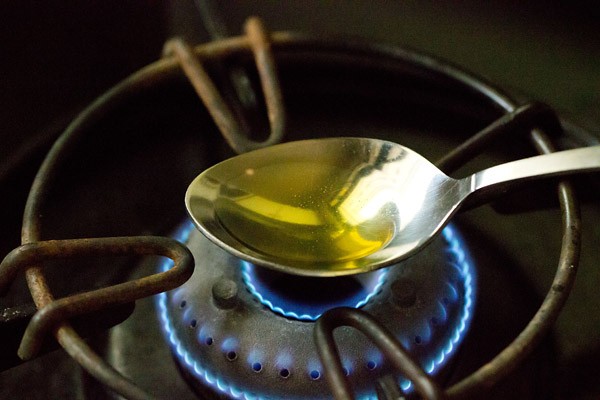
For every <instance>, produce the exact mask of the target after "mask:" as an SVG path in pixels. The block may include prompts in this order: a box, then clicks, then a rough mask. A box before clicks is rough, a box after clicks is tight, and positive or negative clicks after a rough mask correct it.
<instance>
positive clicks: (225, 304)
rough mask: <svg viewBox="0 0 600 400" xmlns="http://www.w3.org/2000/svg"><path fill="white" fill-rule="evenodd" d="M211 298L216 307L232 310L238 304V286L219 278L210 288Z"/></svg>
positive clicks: (228, 280) (229, 280)
mask: <svg viewBox="0 0 600 400" xmlns="http://www.w3.org/2000/svg"><path fill="white" fill-rule="evenodd" d="M212 297H213V300H214V301H215V304H216V305H217V307H219V308H221V309H226V310H227V309H232V308H234V307H235V306H236V304H237V302H238V286H237V283H235V282H234V281H232V280H231V279H226V278H221V279H219V280H218V281H217V282H215V284H214V285H213V287H212Z"/></svg>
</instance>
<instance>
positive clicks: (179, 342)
mask: <svg viewBox="0 0 600 400" xmlns="http://www.w3.org/2000/svg"><path fill="white" fill-rule="evenodd" d="M177 238H178V239H179V240H181V241H183V242H185V243H186V244H187V246H188V247H189V248H190V250H191V251H192V253H193V254H194V256H195V259H196V263H197V265H196V270H195V272H194V275H193V276H192V278H191V279H190V280H189V281H188V282H187V283H186V284H184V285H183V286H182V287H180V288H178V289H176V290H174V291H172V292H169V293H163V294H161V295H159V296H158V298H157V302H158V311H159V314H160V318H161V321H162V323H163V326H164V332H165V335H166V337H167V340H168V341H169V343H170V345H171V347H172V350H173V354H174V356H175V359H176V361H177V363H178V364H179V366H180V369H181V370H182V372H183V374H184V376H185V377H186V378H187V380H188V382H189V383H190V385H191V386H192V387H193V388H194V389H195V390H197V391H198V392H200V393H202V394H204V395H206V394H207V393H210V392H212V393H214V397H218V396H223V395H225V396H226V397H230V398H242V399H251V398H253V399H254V398H285V399H308V398H327V397H330V396H331V395H330V392H329V387H328V385H327V382H326V381H325V379H324V376H323V375H324V373H325V369H324V368H323V366H322V365H321V362H320V360H319V357H318V355H317V350H316V347H315V345H314V343H313V324H314V322H313V321H314V320H315V319H316V318H318V317H319V315H320V314H322V313H323V312H324V311H326V310H327V309H330V308H334V307H338V306H350V307H361V308H362V309H363V310H365V311H366V312H368V313H370V314H371V315H373V316H374V317H375V318H376V319H377V320H378V321H380V322H381V323H382V324H383V325H385V326H386V327H387V328H388V329H389V330H390V331H391V332H393V333H394V334H395V336H396V337H397V338H398V339H399V340H400V342H401V343H402V344H403V345H404V347H405V348H406V349H407V350H408V351H409V353H410V354H412V355H413V357H414V358H415V359H416V360H418V362H419V364H420V365H422V366H423V368H424V369H425V370H426V371H427V372H428V373H431V374H436V373H437V372H438V371H439V370H440V369H441V368H442V367H443V366H444V365H446V363H447V361H448V359H449V358H450V356H451V355H452V354H453V352H454V350H455V349H456V347H457V345H458V344H459V342H460V341H461V340H462V338H463V336H464V334H465V333H466V331H467V328H468V325H469V322H470V320H471V315H472V311H473V305H474V271H473V266H472V263H471V261H470V257H469V255H468V254H467V251H466V249H465V248H464V245H463V243H462V241H461V239H460V237H459V236H458V234H457V233H456V230H455V228H454V227H452V226H450V227H447V228H446V229H445V230H444V233H443V235H442V236H441V237H439V238H438V239H436V240H435V241H434V242H432V244H431V245H430V246H429V247H427V248H426V249H425V250H424V251H423V252H421V253H419V254H418V255H416V256H414V257H412V258H410V259H408V260H407V261H404V262H402V263H401V264H398V265H394V266H392V267H390V268H387V269H385V270H380V271H375V272H372V273H369V274H362V275H356V276H350V277H343V278H306V277H296V276H290V275H285V274H281V273H277V272H273V271H269V270H263V269H262V268H260V267H255V266H253V265H251V264H248V263H245V262H242V261H240V260H239V259H236V258H234V257H233V256H231V255H230V254H228V253H226V252H224V251H223V250H222V249H220V248H219V247H217V246H216V245H214V244H212V243H211V242H210V241H208V239H206V238H205V237H204V236H203V235H201V234H200V233H199V232H198V231H196V230H195V229H194V228H193V227H192V225H191V224H189V223H188V224H185V226H184V227H183V228H181V229H180V231H179V232H178V234H177ZM168 267H169V262H165V263H164V264H163V265H162V266H161V268H168ZM335 337H336V341H337V344H338V348H339V349H340V356H341V359H342V363H343V365H344V370H345V373H346V374H347V376H348V378H349V380H350V381H351V382H352V386H353V388H354V391H355V393H357V394H358V395H359V397H360V398H370V397H373V398H374V397H375V385H374V381H375V380H376V379H378V378H380V377H383V376H384V375H386V374H389V373H392V372H393V371H392V369H391V367H390V366H389V365H388V363H387V362H386V360H385V355H384V354H382V353H381V352H380V351H379V350H378V349H377V348H376V347H375V346H374V345H373V344H371V343H370V342H369V341H368V340H367V339H366V338H365V337H364V336H363V335H362V334H361V333H359V332H358V331H356V330H353V329H351V328H349V327H343V328H338V329H337V330H336V332H335ZM399 384H400V386H401V387H402V388H403V389H404V390H406V391H410V390H411V384H410V382H408V381H406V380H405V379H404V378H402V377H400V378H399Z"/></svg>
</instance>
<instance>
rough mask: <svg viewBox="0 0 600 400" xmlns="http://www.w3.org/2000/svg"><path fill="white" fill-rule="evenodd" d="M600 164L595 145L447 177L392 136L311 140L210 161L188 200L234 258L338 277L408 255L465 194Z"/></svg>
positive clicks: (440, 224)
mask: <svg viewBox="0 0 600 400" xmlns="http://www.w3.org/2000/svg"><path fill="white" fill-rule="evenodd" d="M598 169H600V146H594V147H588V148H582V149H575V150H568V151H564V152H558V153H553V154H550V155H544V156H537V157H532V158H528V159H524V160H518V161H514V162H512V163H507V164H502V165H499V166H496V167H492V168H489V169H486V170H483V171H480V172H478V173H476V174H473V175H470V176H468V177H466V178H463V179H453V178H450V177H448V176H447V175H445V174H444V173H442V172H441V171H440V170H439V169H437V168H436V167H435V166H434V165H433V164H431V163H430V162H429V161H428V160H427V159H425V158H424V157H422V156H421V155H419V154H417V153H416V152H414V151H412V150H410V149H408V148H406V147H404V146H401V145H399V144H396V143H393V142H389V141H384V140H377V139H365V138H328V139H314V140H305V141H299V142H289V143H283V144H279V145H275V146H271V147H267V148H263V149H260V150H255V151H252V152H249V153H245V154H242V155H239V156H236V157H233V158H231V159H228V160H225V161H223V162H221V163H219V164H216V165H214V166H213V167H211V168H209V169H207V170H205V171H204V172H202V173H201V174H200V175H199V176H198V177H197V178H196V179H194V181H193V182H192V183H191V184H190V186H189V188H188V191H187V193H186V206H187V209H188V212H189V214H190V215H191V217H192V219H193V220H194V222H195V224H196V225H197V227H198V228H199V229H200V231H201V232H202V233H204V234H205V235H206V236H207V237H208V238H209V239H210V240H212V241H213V242H215V243H216V244H218V245H219V246H221V247H222V248H224V249H225V250H227V251H228V252H230V253H232V254H233V255H235V256H237V257H239V258H242V259H245V260H247V261H249V262H251V263H253V264H257V265H261V266H265V267H269V268H272V269H276V270H279V271H282V272H287V273H292V274H296V275H307V276H321V277H325V276H340V275H350V274H356V273H362V272H367V271H371V270H374V269H378V268H382V267H385V266H388V265H391V264H394V263H397V262H399V261H400V260H402V259H404V258H407V257H409V256H411V255H412V254H414V253H415V252H417V251H418V250H420V249H421V248H422V247H423V246H425V245H426V244H427V243H428V242H429V241H431V240H432V238H433V237H434V236H435V235H436V234H437V233H439V232H440V231H441V229H442V228H443V227H444V226H445V225H446V223H447V222H448V220H449V219H450V218H451V217H452V215H454V213H456V211H457V210H458V209H459V208H460V206H461V205H462V204H463V203H464V202H465V200H467V199H468V200H473V199H475V200H476V199H477V197H478V196H482V195H483V194H486V195H487V196H489V195H490V194H491V195H493V194H495V193H497V192H501V191H504V190H506V189H508V188H509V186H510V185H512V184H514V183H516V182H521V181H524V180H527V179H533V178H538V177H542V176H553V175H559V174H566V173H573V172H576V171H577V172H584V171H594V170H598ZM486 198H488V197H486Z"/></svg>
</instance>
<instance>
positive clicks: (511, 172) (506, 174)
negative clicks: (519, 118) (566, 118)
mask: <svg viewBox="0 0 600 400" xmlns="http://www.w3.org/2000/svg"><path fill="white" fill-rule="evenodd" d="M593 171H600V146H590V147H582V148H578V149H573V150H565V151H559V152H556V153H550V154H545V155H541V156H536V157H531V158H525V159H522V160H517V161H512V162H509V163H506V164H500V165H497V166H495V167H491V168H488V169H484V170H483V171H479V172H477V173H475V174H473V175H471V176H468V177H466V178H464V181H466V182H465V183H467V182H468V183H469V186H470V193H471V194H474V193H480V192H484V191H486V192H487V191H488V190H491V191H503V190H506V189H508V188H509V187H510V186H511V185H512V184H515V183H521V182H524V181H528V180H533V179H537V178H544V177H551V176H559V175H568V174H573V173H581V172H593Z"/></svg>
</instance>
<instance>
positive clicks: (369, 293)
mask: <svg viewBox="0 0 600 400" xmlns="http://www.w3.org/2000/svg"><path fill="white" fill-rule="evenodd" d="M255 268H256V267H255V266H254V265H252V264H250V263H249V262H247V261H242V278H243V280H244V283H245V284H246V287H247V288H248V290H249V291H250V293H251V294H252V295H253V296H254V297H256V298H257V299H258V301H260V303H261V304H263V305H264V306H266V307H268V308H269V309H270V310H271V311H273V312H275V313H277V314H280V315H283V316H284V317H287V318H293V319H297V320H300V321H316V320H317V319H318V318H319V317H320V316H321V314H323V313H324V312H325V311H327V310H329V309H332V308H335V307H342V306H347V307H353V308H360V307H362V306H364V305H365V304H367V303H368V302H369V301H370V300H371V299H372V298H373V296H375V295H376V294H378V293H379V292H380V290H381V287H382V286H383V284H384V283H385V279H386V277H387V275H388V272H389V269H388V268H386V269H381V270H379V271H376V272H372V274H375V276H374V277H373V279H372V280H371V282H369V284H368V285H366V287H364V288H363V289H362V290H361V291H360V292H359V293H358V294H354V295H353V296H351V298H347V299H341V300H337V301H336V300H333V301H332V302H330V303H328V304H317V305H307V304H298V303H295V302H294V301H292V300H290V299H286V298H283V297H279V296H277V295H276V294H274V293H272V292H271V291H269V289H268V288H267V287H266V286H265V285H263V284H262V283H261V282H260V281H259V280H257V279H255V275H256V274H255V270H254V269H255ZM316 279H319V278H316ZM269 297H271V298H269ZM310 308H312V310H311V309H310ZM301 310H302V311H301Z"/></svg>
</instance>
